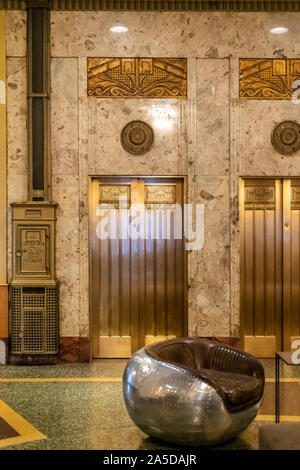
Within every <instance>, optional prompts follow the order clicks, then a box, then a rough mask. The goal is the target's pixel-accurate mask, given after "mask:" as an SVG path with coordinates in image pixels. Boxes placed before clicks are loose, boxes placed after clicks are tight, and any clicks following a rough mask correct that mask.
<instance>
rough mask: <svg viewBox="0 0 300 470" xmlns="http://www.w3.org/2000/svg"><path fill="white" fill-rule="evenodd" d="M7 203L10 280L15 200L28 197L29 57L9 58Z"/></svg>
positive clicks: (9, 274) (9, 276) (10, 274)
mask: <svg viewBox="0 0 300 470" xmlns="http://www.w3.org/2000/svg"><path fill="white" fill-rule="evenodd" d="M6 67H7V202H8V208H7V210H8V214H7V220H8V231H7V247H8V248H7V249H8V280H9V281H10V279H11V276H12V238H11V235H12V229H11V207H10V203H12V202H24V201H26V200H27V188H28V161H27V98H26V60H25V58H8V59H7V65H6Z"/></svg>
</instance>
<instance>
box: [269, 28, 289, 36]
mask: <svg viewBox="0 0 300 470" xmlns="http://www.w3.org/2000/svg"><path fill="white" fill-rule="evenodd" d="M270 32H271V33H272V34H284V33H287V32H288V28H285V27H284V26H277V27H276V28H272V29H270Z"/></svg>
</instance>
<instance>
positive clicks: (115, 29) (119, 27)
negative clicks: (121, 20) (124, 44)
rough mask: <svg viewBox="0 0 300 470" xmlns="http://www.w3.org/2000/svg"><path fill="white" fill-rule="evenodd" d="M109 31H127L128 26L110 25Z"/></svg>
mask: <svg viewBox="0 0 300 470" xmlns="http://www.w3.org/2000/svg"><path fill="white" fill-rule="evenodd" d="M110 31H111V32H112V33H126V31H128V28H126V26H121V25H119V26H112V27H111V28H110Z"/></svg>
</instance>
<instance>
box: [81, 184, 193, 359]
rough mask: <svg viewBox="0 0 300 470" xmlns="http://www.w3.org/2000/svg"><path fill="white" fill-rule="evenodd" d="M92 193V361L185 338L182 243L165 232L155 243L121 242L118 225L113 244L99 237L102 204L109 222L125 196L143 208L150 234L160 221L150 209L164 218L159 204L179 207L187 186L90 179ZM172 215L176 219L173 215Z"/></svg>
mask: <svg viewBox="0 0 300 470" xmlns="http://www.w3.org/2000/svg"><path fill="white" fill-rule="evenodd" d="M91 190H92V191H91V215H90V223H91V225H90V249H91V253H90V255H91V258H90V262H91V296H90V300H91V324H92V344H93V357H94V358H128V357H130V356H131V354H132V353H133V352H134V351H136V350H137V349H139V348H141V347H143V346H144V345H145V344H150V343H152V342H155V341H160V340H163V339H167V338H172V337H175V336H182V335H184V334H186V325H185V322H186V321H185V293H184V279H185V276H184V266H185V263H184V251H183V250H184V244H183V243H184V242H183V239H175V237H174V236H173V235H174V233H173V232H172V234H171V235H172V236H171V238H170V239H163V237H162V233H161V229H159V230H158V232H157V233H158V237H157V239H151V238H150V239H149V238H147V237H146V239H134V237H133V238H132V237H131V238H130V239H128V238H126V237H125V238H123V239H122V235H120V234H121V227H120V224H119V223H118V226H117V238H116V239H115V240H113V239H105V240H100V239H99V238H98V237H97V236H96V229H97V224H98V223H99V220H100V217H99V216H97V215H96V212H97V207H98V206H99V203H101V204H103V203H104V204H107V207H108V208H107V211H106V212H102V216H103V215H106V216H107V217H108V220H110V219H109V217H110V216H111V215H110V214H111V213H112V211H110V209H109V207H110V208H111V207H113V208H114V209H115V213H117V214H119V210H120V208H119V205H118V200H119V195H120V194H121V195H123V196H126V198H127V201H128V207H129V206H130V205H131V204H140V205H141V206H140V207H141V211H142V212H141V213H140V214H142V217H139V219H138V220H139V223H142V224H144V230H146V229H148V230H149V231H151V230H152V229H153V228H154V227H153V224H155V223H157V222H155V220H156V221H157V219H156V218H155V217H156V216H155V217H154V216H153V213H152V216H151V213H150V211H149V210H148V208H150V206H151V205H152V207H153V205H154V206H155V207H156V208H157V211H154V213H157V214H158V215H157V217H164V216H166V214H167V211H168V210H166V209H163V206H160V205H159V204H162V205H164V204H171V203H178V204H180V205H181V207H182V205H183V181H182V180H181V179H175V178H126V177H124V178H121V177H120V178H109V177H107V178H104V177H103V178H97V179H96V178H95V179H93V180H92V188H91ZM172 199H173V200H172ZM105 210H106V209H105ZM168 212H169V215H170V217H173V213H172V211H168ZM164 214H165V215H164ZM151 217H152V218H151ZM153 217H154V219H153ZM141 221H142V222H141ZM146 222H147V223H146ZM133 223H134V221H133V220H130V218H129V215H128V217H125V218H123V219H122V224H123V226H122V230H123V233H126V231H128V230H129V226H130V227H132V226H133Z"/></svg>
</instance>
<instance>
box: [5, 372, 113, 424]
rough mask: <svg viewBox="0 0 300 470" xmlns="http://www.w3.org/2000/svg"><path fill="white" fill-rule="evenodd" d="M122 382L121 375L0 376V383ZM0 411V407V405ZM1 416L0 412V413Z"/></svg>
mask: <svg viewBox="0 0 300 470" xmlns="http://www.w3.org/2000/svg"><path fill="white" fill-rule="evenodd" d="M56 382H95V383H98V382H99V383H101V382H122V377H0V383H56ZM0 411H1V407H0ZM0 416H1V414H0Z"/></svg>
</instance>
